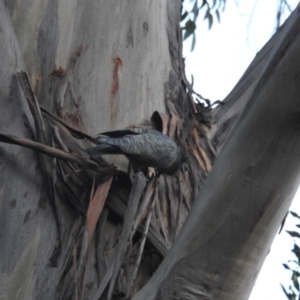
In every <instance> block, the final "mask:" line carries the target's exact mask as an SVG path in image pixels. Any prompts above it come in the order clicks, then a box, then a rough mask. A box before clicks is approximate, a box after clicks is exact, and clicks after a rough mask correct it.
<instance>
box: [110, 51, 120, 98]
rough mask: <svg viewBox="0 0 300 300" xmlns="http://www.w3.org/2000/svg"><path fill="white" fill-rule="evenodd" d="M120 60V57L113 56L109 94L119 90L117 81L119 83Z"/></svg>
mask: <svg viewBox="0 0 300 300" xmlns="http://www.w3.org/2000/svg"><path fill="white" fill-rule="evenodd" d="M122 64H123V62H122V60H121V58H120V57H115V58H114V59H113V73H112V82H111V89H110V93H111V96H112V97H113V96H115V95H116V93H117V92H118V90H119V83H120V75H121V74H120V72H121V67H122Z"/></svg>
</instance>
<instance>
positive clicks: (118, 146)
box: [86, 127, 182, 175]
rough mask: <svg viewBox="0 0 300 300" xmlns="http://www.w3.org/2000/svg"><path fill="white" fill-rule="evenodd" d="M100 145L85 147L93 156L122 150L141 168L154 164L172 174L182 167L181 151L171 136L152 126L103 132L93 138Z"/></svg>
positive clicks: (162, 170)
mask: <svg viewBox="0 0 300 300" xmlns="http://www.w3.org/2000/svg"><path fill="white" fill-rule="evenodd" d="M94 143H95V144H97V146H94V147H90V148H87V149H86V152H87V153H88V154H89V155H90V157H92V158H97V157H100V156H101V155H103V154H123V155H125V156H126V157H128V159H129V160H130V162H131V163H132V164H133V165H134V166H135V167H138V168H145V167H153V168H156V169H157V170H158V171H159V172H160V173H163V174H168V175H172V174H174V173H175V172H176V171H177V170H178V169H179V167H180V165H181V161H182V153H181V151H180V149H179V147H178V146H177V145H176V143H175V142H174V141H173V140H172V139H171V138H169V137H168V136H166V135H164V134H162V133H161V132H159V131H157V130H155V129H152V128H142V127H141V128H140V127H139V128H128V129H124V130H116V131H110V132H104V133H101V134H99V135H97V136H96V137H95V138H94Z"/></svg>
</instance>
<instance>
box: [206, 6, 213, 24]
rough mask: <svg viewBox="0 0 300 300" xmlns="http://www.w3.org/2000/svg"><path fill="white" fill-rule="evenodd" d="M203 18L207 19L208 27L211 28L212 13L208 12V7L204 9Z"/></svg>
mask: <svg viewBox="0 0 300 300" xmlns="http://www.w3.org/2000/svg"><path fill="white" fill-rule="evenodd" d="M205 19H207V20H208V29H211V26H212V24H213V16H212V14H211V13H210V10H209V9H208V10H207V11H206V14H205V17H204V20H205Z"/></svg>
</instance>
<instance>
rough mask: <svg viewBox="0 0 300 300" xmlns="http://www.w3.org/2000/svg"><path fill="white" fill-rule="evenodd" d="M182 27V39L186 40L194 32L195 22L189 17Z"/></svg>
mask: <svg viewBox="0 0 300 300" xmlns="http://www.w3.org/2000/svg"><path fill="white" fill-rule="evenodd" d="M183 29H185V33H184V36H183V39H184V40H186V39H187V38H188V37H189V36H190V35H191V34H192V33H194V31H195V29H196V24H195V22H194V21H192V20H191V19H189V20H188V21H187V22H186V23H185V27H184V28H183Z"/></svg>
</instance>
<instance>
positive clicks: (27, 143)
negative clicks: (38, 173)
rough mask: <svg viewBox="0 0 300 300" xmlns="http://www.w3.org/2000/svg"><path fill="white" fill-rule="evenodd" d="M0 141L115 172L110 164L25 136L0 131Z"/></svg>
mask: <svg viewBox="0 0 300 300" xmlns="http://www.w3.org/2000/svg"><path fill="white" fill-rule="evenodd" d="M0 142H3V143H8V144H14V145H19V146H22V147H26V148H30V149H34V150H36V151H39V152H42V153H44V154H46V155H48V156H51V157H56V158H59V159H62V160H65V161H69V162H72V163H75V164H78V165H80V166H81V167H83V168H86V169H91V170H94V171H97V172H103V173H106V174H114V173H115V172H116V169H115V168H113V167H111V166H108V165H107V166H103V167H102V166H99V165H97V164H95V163H93V162H90V161H89V160H88V159H86V158H85V157H83V156H79V155H78V154H72V153H68V152H65V151H62V150H59V149H55V148H52V147H49V146H47V145H43V144H41V143H37V142H34V141H31V140H28V139H25V138H20V137H17V136H13V135H10V134H6V133H3V132H0Z"/></svg>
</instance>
